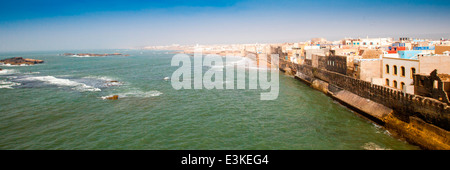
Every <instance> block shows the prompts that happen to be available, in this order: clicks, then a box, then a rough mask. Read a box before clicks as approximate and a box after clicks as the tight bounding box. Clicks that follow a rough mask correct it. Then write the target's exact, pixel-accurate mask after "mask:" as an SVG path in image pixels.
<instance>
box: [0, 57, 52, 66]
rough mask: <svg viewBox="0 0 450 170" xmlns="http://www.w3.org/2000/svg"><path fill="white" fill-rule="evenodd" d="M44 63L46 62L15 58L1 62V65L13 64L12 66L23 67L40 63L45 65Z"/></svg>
mask: <svg viewBox="0 0 450 170" xmlns="http://www.w3.org/2000/svg"><path fill="white" fill-rule="evenodd" d="M43 62H44V60H36V59H29V58H22V57H14V58H8V59H4V60H0V63H4V64H11V65H21V64H28V65H34V64H39V63H43Z"/></svg>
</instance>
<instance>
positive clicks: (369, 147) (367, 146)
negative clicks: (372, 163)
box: [362, 142, 391, 150]
mask: <svg viewBox="0 0 450 170" xmlns="http://www.w3.org/2000/svg"><path fill="white" fill-rule="evenodd" d="M362 148H363V149H366V150H391V149H389V148H383V147H381V146H378V145H377V144H375V143H373V142H368V143H365V144H364V145H363V146H362Z"/></svg>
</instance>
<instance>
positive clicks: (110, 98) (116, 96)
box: [106, 95, 119, 100]
mask: <svg viewBox="0 0 450 170" xmlns="http://www.w3.org/2000/svg"><path fill="white" fill-rule="evenodd" d="M106 99H108V100H118V99H119V95H114V96H111V97H106Z"/></svg>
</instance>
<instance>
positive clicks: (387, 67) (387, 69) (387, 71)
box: [386, 64, 389, 74]
mask: <svg viewBox="0 0 450 170" xmlns="http://www.w3.org/2000/svg"><path fill="white" fill-rule="evenodd" d="M386 74H389V64H386Z"/></svg>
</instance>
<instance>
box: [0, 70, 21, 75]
mask: <svg viewBox="0 0 450 170" xmlns="http://www.w3.org/2000/svg"><path fill="white" fill-rule="evenodd" d="M14 73H17V71H16V70H14V69H3V70H1V71H0V75H8V74H14Z"/></svg>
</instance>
